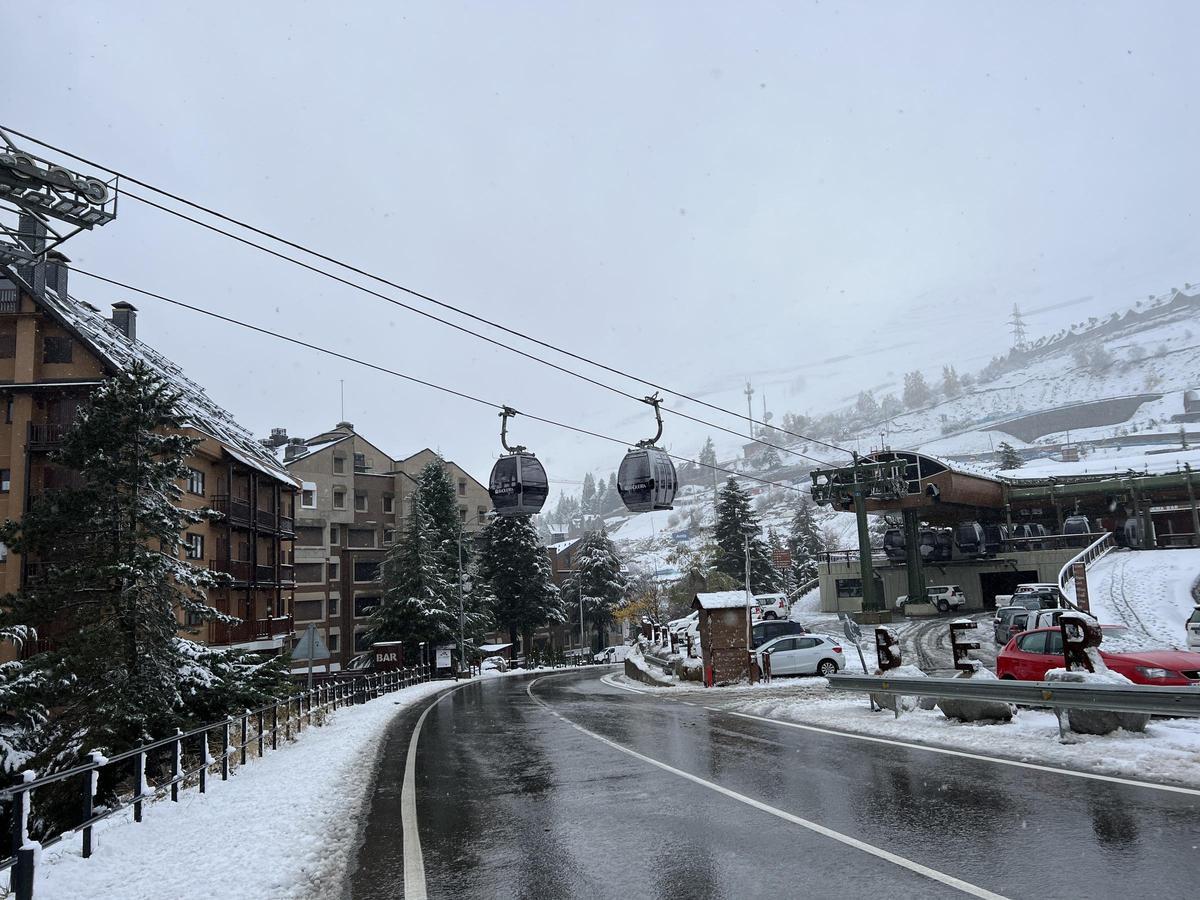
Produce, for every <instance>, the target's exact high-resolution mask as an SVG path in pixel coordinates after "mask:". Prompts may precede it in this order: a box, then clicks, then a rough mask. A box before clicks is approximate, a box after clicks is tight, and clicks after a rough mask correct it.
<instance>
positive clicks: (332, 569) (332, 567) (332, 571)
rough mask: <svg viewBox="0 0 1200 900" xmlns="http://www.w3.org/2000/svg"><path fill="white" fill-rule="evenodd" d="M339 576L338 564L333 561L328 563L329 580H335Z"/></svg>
mask: <svg viewBox="0 0 1200 900" xmlns="http://www.w3.org/2000/svg"><path fill="white" fill-rule="evenodd" d="M340 577H341V573H340V572H338V564H337V563H335V562H331V563H329V580H330V581H337V580H338V578H340Z"/></svg>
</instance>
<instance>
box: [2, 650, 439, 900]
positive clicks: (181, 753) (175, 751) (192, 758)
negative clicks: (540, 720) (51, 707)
mask: <svg viewBox="0 0 1200 900" xmlns="http://www.w3.org/2000/svg"><path fill="white" fill-rule="evenodd" d="M430 677H431V672H430V670H429V669H428V668H427V667H425V668H422V667H416V668H408V669H403V670H398V671H395V672H383V673H373V674H362V675H354V676H343V677H341V678H338V679H336V680H333V681H328V682H325V683H321V684H318V685H316V686H314V687H313V688H312V689H311V690H307V691H299V692H297V693H295V694H292V695H291V696H289V697H284V698H281V699H279V700H277V701H275V702H274V703H268V704H267V705H265V706H260V707H259V708H258V709H254V710H250V709H248V710H245V711H244V712H243V713H242V714H241V715H240V716H230V717H229V718H227V719H222V720H220V721H217V722H210V723H209V724H207V725H201V726H199V727H197V728H193V729H192V730H190V731H186V732H183V731H180V732H177V733H176V734H175V735H173V736H171V737H166V738H161V739H159V740H157V741H152V742H150V743H147V744H143V745H141V746H138V747H134V748H133V749H131V750H125V751H123V752H121V753H115V754H113V755H112V756H109V757H105V756H103V755H102V754H100V753H95V752H94V753H91V754H89V756H88V759H87V761H86V762H83V763H81V764H80V765H77V766H75V767H73V768H71V769H67V770H66V771H63V772H55V773H53V774H50V775H45V776H43V777H41V778H39V777H37V774H36V773H35V772H32V771H28V770H27V771H25V772H22V773H20V775H19V777H22V778H23V780H21V781H18V782H17V783H15V784H12V785H10V786H8V787H6V788H2V789H0V804H2V805H3V806H4V807H5V812H6V813H7V816H8V819H9V821H8V823H7V824H8V826H9V828H8V830H9V836H10V837H9V842H8V846H7V847H6V848H5V852H7V853H8V854H9V855H7V856H6V857H4V858H2V859H0V871H4V870H5V869H11V876H10V881H9V883H10V888H9V889H10V891H11V893H12V896H15V897H16V898H17V900H31V898H32V897H33V882H34V870H35V867H36V864H37V858H38V854H39V850H40V849H46V848H48V847H52V846H54V845H55V844H57V843H58V842H59V841H62V840H63V839H65V838H67V837H69V836H71V835H73V834H76V833H78V834H80V836H81V837H82V841H83V849H82V855H83V857H84V858H85V859H86V858H88V857H90V856H91V855H92V850H93V841H92V828H93V826H94V825H96V824H97V823H98V822H101V821H103V820H104V819H107V818H109V817H110V816H112V815H115V814H116V813H119V812H121V811H123V810H125V809H128V808H130V807H132V808H133V820H134V822H141V821H142V809H143V806H144V805H146V804H148V803H150V802H151V801H153V800H155V799H157V798H160V797H167V796H169V797H170V798H171V800H173V801H175V802H178V801H179V795H180V789H181V788H182V787H185V786H187V785H189V784H195V785H196V786H197V787H198V788H199V791H200V793H202V794H203V793H205V792H206V790H207V788H208V776H209V775H210V774H211V775H219V777H220V779H221V780H222V781H228V780H229V776H230V774H231V773H233V772H234V771H235V768H236V767H238V766H243V765H245V764H246V763H247V761H248V759H249V758H250V757H251V756H252V755H254V756H258V757H262V756H265V755H266V752H267V749H268V748H269V749H271V750H277V749H278V748H279V742H280V738H281V737H282V739H283V740H285V741H290V740H291V739H292V736H293V734H295V735H297V736H298V735H299V734H300V732H301V731H302V730H303V729H304V728H305V727H306V726H308V727H311V726H313V725H318V726H319V725H321V724H322V721H321V720H322V717H321V716H320V715H318V716H317V718H316V720H315V721H314V718H313V715H314V713H318V714H319V713H321V712H324V711H334V710H337V709H338V708H340V707H343V706H350V705H354V704H359V703H366V702H367V701H368V700H371V699H374V698H376V697H379V696H382V695H383V694H387V693H390V692H392V691H397V690H400V689H401V688H405V687H408V686H409V685H413V684H418V683H420V682H424V681H429V680H430ZM255 751H256V752H255ZM101 778H105V779H106V780H115V781H116V785H115V786H114V787H115V790H112V791H111V793H110V794H109V795H108V796H106V797H104V798H101V797H98V796H97V791H96V789H97V786H98V785H99V783H100V779H101ZM45 789H58V790H59V791H60V792H61V791H64V790H65V791H66V792H68V794H69V793H70V792H71V791H76V792H78V793H77V795H76V796H77V797H78V798H79V803H78V807H77V808H78V809H79V813H78V815H77V821H76V822H75V824H74V825H69V826H68V827H67V828H66V829H65V830H63V831H60V832H51V833H36V831H35V829H34V827H32V826H33V820H36V818H37V816H36V810H34V809H33V801H34V799H35V792H36V791H38V790H45ZM59 799H60V800H61V799H62V798H61V796H60V797H59ZM31 814H32V815H31ZM31 832H34V833H33V834H31ZM31 838H34V839H35V840H36V844H35V843H31V841H30V839H31ZM4 896H6V897H7V896H9V894H5V895H4Z"/></svg>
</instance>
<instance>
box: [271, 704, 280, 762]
mask: <svg viewBox="0 0 1200 900" xmlns="http://www.w3.org/2000/svg"><path fill="white" fill-rule="evenodd" d="M271 749H272V750H278V749H279V701H276V702H275V705H274V706H272V707H271Z"/></svg>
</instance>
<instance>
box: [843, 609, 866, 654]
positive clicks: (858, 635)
mask: <svg viewBox="0 0 1200 900" xmlns="http://www.w3.org/2000/svg"><path fill="white" fill-rule="evenodd" d="M842 632H843V633H844V634H845V635H846V640H848V641H853V642H854V643H856V644H857V643H858V642H859V641H861V640H862V629H861V628H860V627H859V626H858V623H857V622H855V621H854V620H853V619H852V618H850V616H848V615H847V614H846V613H842ZM864 668H865V667H864Z"/></svg>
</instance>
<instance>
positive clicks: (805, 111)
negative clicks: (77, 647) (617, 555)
mask: <svg viewBox="0 0 1200 900" xmlns="http://www.w3.org/2000/svg"><path fill="white" fill-rule="evenodd" d="M0 32H3V34H4V35H5V41H4V45H5V52H6V57H7V58H6V66H5V72H6V78H5V83H6V88H5V91H4V99H3V102H2V103H0V112H2V115H0V122H2V123H4V124H8V125H10V126H12V127H15V128H18V129H21V130H23V131H28V132H29V133H32V134H35V135H37V136H39V137H42V138H44V139H46V140H48V141H50V142H52V143H58V144H60V145H63V146H67V147H69V148H73V149H75V150H76V151H78V152H79V153H81V154H83V155H85V156H90V157H92V158H94V159H97V160H100V161H103V162H107V163H109V164H111V165H112V166H113V167H114V168H118V169H123V170H126V171H128V172H129V173H131V174H133V175H136V176H137V177H139V178H142V179H143V180H146V181H149V182H151V183H154V184H157V185H160V186H163V187H166V188H169V189H171V190H173V191H176V192H178V193H180V194H183V195H185V196H187V197H189V198H192V199H195V200H197V201H200V202H203V203H205V204H207V205H210V206H213V207H215V208H217V209H220V210H223V211H227V212H229V213H231V214H233V215H236V216H239V217H241V218H244V219H247V220H249V221H251V222H254V223H256V224H258V225H260V226H262V227H265V228H268V229H271V230H274V231H277V232H279V233H281V234H283V235H286V236H289V237H291V238H293V239H295V240H298V241H301V242H303V243H306V244H309V245H311V246H314V247H317V248H320V249H322V250H324V251H326V252H328V253H331V254H334V255H337V256H339V257H342V258H345V259H347V260H349V261H352V262H356V263H358V264H360V265H361V266H363V267H364V268H367V269H369V270H371V271H374V272H378V273H379V274H382V275H385V276H387V277H389V278H391V279H393V280H396V281H398V282H401V283H404V284H407V285H411V286H413V287H415V288H417V289H419V290H422V291H425V292H428V293H431V294H433V295H435V296H437V297H439V298H442V299H445V300H447V301H449V302H453V303H455V304H457V305H460V306H462V307H464V308H466V309H469V310H471V311H474V312H477V313H480V314H483V315H486V316H488V317H493V318H496V319H499V320H502V321H503V322H505V323H506V324H508V325H510V326H512V327H515V328H519V329H522V330H526V331H528V332H529V333H531V334H534V335H537V336H539V337H542V338H544V339H546V340H549V341H551V342H554V343H556V344H559V345H562V346H566V347H569V348H571V349H572V350H575V351H577V352H581V353H584V354H587V355H590V356H594V357H597V358H599V359H602V360H604V361H605V362H607V363H609V364H611V365H614V366H616V367H617V368H620V369H622V370H625V371H628V372H632V373H635V374H638V375H644V376H648V377H651V378H653V379H656V380H662V381H663V382H664V383H666V384H669V385H671V386H678V387H679V388H681V389H684V390H688V391H697V392H705V395H706V396H708V397H710V398H715V399H716V400H718V402H720V403H722V404H725V405H734V404H737V407H736V408H738V409H742V408H744V401H743V400H741V399H740V394H739V391H740V389H741V387H742V385H743V383H744V380H745V378H746V377H747V376H751V377H754V378H755V379H756V384H757V385H758V386H759V388H760V391H763V390H765V391H766V396H767V401H768V404H769V405H770V407H771V408H772V409H773V410H774V411H775V412H776V414H781V413H783V412H786V411H789V410H791V411H796V412H804V411H821V410H823V409H827V408H829V407H832V406H835V405H838V404H840V403H842V402H844V400H845V398H846V397H848V396H853V394H854V392H855V391H857V390H858V389H860V388H861V387H866V386H872V385H882V384H885V383H887V382H888V381H889V380H890V379H891V378H894V377H895V376H896V375H897V373H899V372H902V371H903V370H904V369H906V368H913V367H920V368H923V369H925V370H926V371H927V372H928V373H931V374H932V373H934V372H936V371H940V368H941V365H942V364H943V363H944V362H952V363H956V364H957V365H958V366H959V368H960V370H966V369H972V368H976V367H978V366H979V365H981V364H982V363H984V362H986V361H987V359H988V357H989V356H990V355H991V354H992V353H994V352H997V351H1001V350H1003V349H1005V348H1006V346H1007V343H1008V336H1007V332H1006V330H1005V327H1004V320H1005V319H1006V318H1007V315H1008V311H1009V310H1010V309H1011V307H1012V304H1013V303H1014V302H1020V303H1021V304H1022V305H1023V306H1024V307H1026V308H1029V309H1039V308H1041V307H1049V306H1057V307H1058V308H1057V309H1053V310H1046V311H1044V312H1042V313H1040V314H1039V315H1036V316H1033V317H1031V322H1030V325H1031V331H1032V332H1033V333H1034V334H1035V335H1037V334H1040V333H1043V332H1050V331H1054V330H1057V329H1058V328H1059V327H1061V326H1062V325H1065V324H1068V323H1069V322H1072V321H1078V320H1080V319H1082V318H1085V317H1086V315H1092V314H1098V313H1099V312H1107V311H1109V310H1111V309H1116V308H1121V307H1123V306H1124V305H1126V304H1127V303H1129V302H1131V301H1132V300H1133V299H1134V298H1136V297H1140V296H1143V295H1145V294H1147V293H1150V292H1153V291H1159V290H1164V289H1166V288H1167V287H1169V286H1171V285H1174V284H1180V283H1182V282H1184V281H1200V260H1198V259H1197V255H1196V251H1197V249H1198V244H1200V229H1198V228H1197V227H1196V221H1195V218H1194V216H1193V210H1194V209H1195V207H1196V203H1197V199H1198V193H1200V181H1198V179H1197V178H1196V171H1197V165H1196V148H1197V146H1200V133H1198V132H1200V119H1198V118H1197V116H1196V115H1195V110H1194V109H1193V102H1194V98H1195V97H1196V96H1198V94H1197V88H1198V87H1200V85H1198V83H1197V82H1198V77H1197V69H1196V66H1195V62H1194V57H1195V36H1196V35H1197V34H1198V33H1200V7H1198V6H1197V5H1196V4H1192V3H1188V2H1178V3H1147V2H1136V3H1127V4H1119V3H1105V4H1079V5H1076V4H1070V3H1055V4H1045V3H1041V2H1037V3H1027V4H1019V3H1003V4H999V3H992V4H984V3H960V2H946V3H901V2H897V3H891V4H840V3H816V4H799V3H778V4H771V3H752V2H747V3H737V4H733V3H723V4H718V3H694V2H680V3H668V2H654V3H650V2H645V3H636V4H634V3H611V2H610V3H563V2H549V0H546V2H540V3H512V2H505V3H494V2H486V3H485V2H479V3H466V4H464V3H447V2H430V3H420V4H412V3H403V2H378V3H356V2H347V3H341V4H328V3H312V4H307V3H299V2H295V0H292V2H277V3H265V2H250V3H247V2H241V3H236V4H235V3H229V4H226V3H220V2H205V3H201V4H184V3H174V2H172V3H162V4H149V3H136V4H135V3H116V2H108V3H105V2H97V0H92V2H86V3H66V2H55V3H52V4H49V3H47V4H37V5H36V6H35V5H31V4H28V3H17V2H12V0H0ZM31 149H32V148H31ZM64 249H65V251H66V252H67V254H68V256H70V257H71V258H72V259H73V260H74V261H75V263H76V264H77V265H79V266H81V267H88V268H91V269H93V270H95V271H98V272H101V273H105V274H108V275H110V276H112V277H115V278H119V279H123V280H127V281H129V282H131V283H133V284H136V285H138V286H141V287H145V288H147V289H150V290H155V291H159V292H162V293H165V294H169V295H172V296H176V297H178V298H179V299H181V300H186V301H188V302H192V303H197V304H200V305H204V306H208V307H210V308H212V309H214V310H217V311H220V312H222V313H225V314H228V315H234V316H237V317H239V318H243V319H246V320H248V321H251V322H254V323H256V324H260V325H264V326H267V327H271V328H275V329H278V330H281V331H285V332H287V333H289V334H294V335H296V336H298V337H302V338H305V339H307V340H310V341H314V342H317V343H321V344H323V345H326V346H328V347H330V348H332V349H336V350H339V351H341V352H345V353H351V354H354V355H356V356H361V357H363V358H365V359H367V360H370V361H372V362H376V363H379V364H382V365H386V366H388V367H391V368H396V369H399V370H401V371H405V372H409V373H412V374H413V375H416V376H419V377H422V378H425V379H429V380H432V381H437V382H440V383H443V384H446V385H448V386H451V387H454V388H457V389H461V390H464V391H468V392H471V393H475V394H478V395H480V396H482V397H483V398H485V399H487V400H490V401H495V402H499V403H507V404H509V405H511V406H514V407H516V408H518V409H523V410H527V411H529V412H531V413H539V414H543V415H546V416H548V417H551V418H557V419H562V420H565V421H569V422H572V423H576V424H580V425H582V426H584V427H587V428H590V429H594V430H598V431H603V432H607V433H612V434H614V435H616V436H618V437H622V438H626V439H629V440H635V439H637V438H641V437H646V436H648V435H649V434H650V433H651V432H652V430H653V429H652V423H651V422H650V420H649V418H648V417H647V416H646V414H645V410H644V408H641V407H639V406H635V405H634V404H632V403H631V402H630V401H627V400H622V399H621V398H619V397H615V396H613V395H611V394H608V393H607V392H603V391H600V390H599V389H596V388H593V387H590V386H587V385H584V384H582V383H581V382H578V381H576V380H574V379H572V378H569V377H568V376H565V375H562V374H560V373H555V372H551V371H549V370H547V369H544V368H542V367H540V366H537V365H534V364H532V363H528V362H526V361H523V360H520V359H518V358H516V357H514V356H513V355H511V354H508V353H505V352H503V351H500V350H496V349H494V348H489V347H487V346H486V345H484V344H482V343H480V342H478V341H475V340H473V339H471V338H468V337H466V336H463V335H461V334H456V333H454V332H452V331H450V330H449V329H446V328H445V327H443V326H440V325H437V324H436V323H431V322H428V321H426V320H422V319H420V318H419V317H417V316H414V315H413V314H411V313H408V312H405V311H404V310H402V309H399V308H397V307H394V306H391V305H388V304H386V303H384V302H382V301H380V300H377V299H374V298H371V297H367V296H365V295H363V294H360V293H358V292H356V291H353V290H350V289H348V288H344V287H340V286H337V285H335V284H333V283H331V282H328V281H326V280H324V279H322V278H320V277H318V276H314V275H312V274H309V273H304V272H300V271H298V270H296V269H294V268H293V267H291V266H289V265H287V264H286V263H281V262H278V261H275V260H272V259H269V258H267V257H266V256H264V255H263V254H261V253H258V252H256V251H253V250H249V249H247V248H244V247H239V246H237V245H235V244H233V243H231V242H229V241H227V240H225V239H223V238H220V237H216V236H213V235H210V234H206V233H204V232H202V231H200V230H199V229H197V228H196V227H194V226H191V225H188V224H186V223H181V222H177V221H174V220H172V219H170V218H169V217H167V216H165V215H164V214H162V213H160V212H157V211H154V210H151V209H148V208H146V207H143V206H141V205H140V204H138V203H136V202H133V201H131V200H127V201H126V202H123V203H122V204H121V207H120V214H119V217H118V219H117V220H116V221H115V222H113V223H112V224H110V225H108V226H106V227H104V228H102V229H99V230H97V231H96V232H95V233H94V234H89V235H82V236H79V237H76V238H74V239H73V240H72V241H71V242H70V243H69V245H67V246H66V247H65V248H64ZM73 288H74V290H73V292H74V293H75V294H76V295H77V296H83V297H85V298H87V299H90V300H92V302H94V303H96V304H97V305H106V304H107V303H109V302H111V301H113V300H117V299H130V300H132V301H133V302H134V303H135V304H136V305H137V306H138V307H139V308H140V310H141V314H140V319H139V336H140V337H141V338H142V339H143V340H145V341H147V342H148V343H150V344H152V345H153V346H155V347H157V348H158V349H160V350H162V351H163V352H165V353H167V354H168V355H169V356H171V357H172V358H173V359H175V360H176V361H177V362H179V363H180V364H181V365H182V366H184V368H185V369H186V370H187V371H188V373H189V374H190V375H191V376H192V377H193V378H195V379H196V380H198V381H200V382H201V383H203V384H205V385H206V386H207V387H208V389H209V393H210V394H211V395H212V396H213V397H214V398H215V399H216V400H217V401H219V402H221V403H222V404H224V405H225V406H227V407H228V408H229V409H230V410H231V411H233V412H234V413H235V415H236V416H237V417H238V419H239V420H240V421H241V422H243V423H244V424H245V425H246V426H248V427H250V428H252V429H253V430H254V431H255V432H256V433H258V434H265V433H266V431H267V429H269V428H270V427H271V426H286V427H287V428H288V429H289V432H290V433H291V434H293V435H296V434H299V435H304V436H308V435H311V434H313V433H316V432H318V431H320V430H323V429H325V428H328V427H330V426H332V425H333V424H334V423H335V422H336V421H338V419H339V418H340V417H341V415H340V406H339V403H340V400H339V387H340V382H341V381H342V380H344V381H345V416H346V418H348V419H349V420H351V421H353V422H354V423H355V425H356V426H357V427H358V430H359V431H360V432H361V433H363V434H364V435H366V436H367V437H368V438H369V439H371V440H373V441H375V442H376V443H378V444H379V445H380V446H382V447H384V448H385V449H387V450H389V451H390V452H392V453H394V454H396V455H401V456H403V455H407V454H408V453H411V452H414V451H416V450H418V449H420V448H422V447H424V446H426V445H428V446H433V447H435V448H440V449H441V450H442V451H443V452H444V453H445V454H446V455H447V456H449V457H451V458H453V459H455V460H457V461H459V462H461V463H463V464H464V465H466V466H467V467H468V468H470V469H471V470H472V471H473V472H474V473H475V474H476V475H477V476H478V477H480V478H485V477H486V474H487V470H488V468H489V467H490V464H491V460H492V459H493V458H494V456H495V454H496V451H497V450H498V433H497V428H498V420H497V419H496V417H495V416H494V415H493V414H492V413H490V412H488V411H487V410H486V409H484V408H482V407H475V406H473V405H471V404H467V403H464V402H461V401H459V400H455V399H452V398H446V397H443V396H439V395H437V394H434V393H431V392H430V391H428V390H427V389H425V388H421V387H417V386H412V385H408V384H405V383H403V382H400V381H398V380H396V379H393V378H389V377H388V376H385V375H381V374H377V373H371V372H367V371H365V370H363V369H360V368H357V367H355V366H353V365H351V364H348V363H342V362H338V361H335V360H331V359H329V358H325V357H321V356H319V355H315V354H313V353H312V352H310V351H304V350H300V349H297V348H291V347H287V346H281V345H279V344H277V343H274V342H271V341H270V340H269V339H266V338H261V337H256V336H252V335H248V334H245V333H239V332H238V331H236V330H231V329H230V327H229V326H225V325H221V324H218V323H211V322H207V321H204V320H201V319H199V318H197V316H196V315H195V314H193V313H189V312H186V311H182V310H176V309H173V308H170V307H167V306H165V305H163V304H161V303H159V302H157V301H153V300H146V299H141V298H137V297H126V296H125V295H123V294H121V293H119V292H117V291H114V290H113V289H111V288H107V287H102V286H99V285H95V284H94V283H89V282H87V281H86V279H84V278H82V277H76V278H75V280H74V282H73ZM1083 298H1090V299H1087V300H1084V299H1083ZM1073 300H1075V301H1079V302H1077V303H1074V304H1071V303H1069V301H1073ZM1063 304H1066V305H1063ZM539 352H543V351H539ZM847 354H849V355H851V356H853V357H856V358H855V359H854V360H853V361H852V362H851V363H849V364H847V363H842V364H840V365H837V364H824V363H823V362H822V361H823V360H827V359H830V358H832V357H838V356H844V355H847ZM559 361H562V360H561V359H560V360H559ZM572 365H575V364H572ZM889 373H890V374H889ZM590 374H597V373H595V372H592V373H590ZM601 377H603V378H605V379H606V380H610V381H614V382H617V379H615V378H613V377H612V376H609V375H603V374H602V373H601ZM620 386H622V387H624V388H626V389H628V390H630V391H631V392H633V393H636V394H639V395H640V394H643V393H646V392H647V391H646V390H645V389H644V388H642V387H640V386H638V385H636V384H633V383H630V382H624V383H621V385H620ZM760 399H761V395H760V396H757V397H756V405H757V404H758V402H759V400H760ZM697 412H698V414H699V415H701V416H703V417H706V418H707V417H711V416H715V415H716V414H714V413H711V412H709V411H704V410H697ZM722 421H724V422H725V423H726V424H730V425H732V426H733V427H735V428H743V427H744V423H738V422H737V421H736V420H732V419H723V420H722ZM705 431H706V429H702V428H697V427H695V426H691V425H688V426H686V427H685V426H681V425H678V424H676V423H672V422H670V421H668V433H667V436H668V441H669V442H670V444H671V446H672V449H674V450H676V451H678V452H681V453H685V454H689V455H690V454H694V453H695V451H696V448H697V446H698V444H699V441H700V439H701V438H702V436H703V434H704V433H705ZM513 432H514V438H515V439H517V440H519V441H521V442H522V443H526V444H528V445H529V446H530V447H531V448H533V449H535V450H537V451H538V453H539V455H540V456H541V457H543V458H544V459H545V460H546V461H547V463H548V464H549V467H550V468H551V477H552V478H561V479H578V478H581V477H582V474H583V472H584V471H585V470H586V469H587V468H589V467H591V468H596V469H600V468H603V469H604V470H606V471H607V470H609V469H612V468H615V466H616V464H617V462H618V461H619V459H620V456H621V452H622V451H621V448H620V447H618V446H616V445H606V444H604V443H602V442H597V441H595V440H594V439H590V438H577V437H574V436H570V435H565V434H563V433H562V432H558V431H556V430H554V429H551V428H549V427H547V426H544V425H540V424H537V423H531V422H527V421H526V422H520V421H518V422H517V423H514V425H513Z"/></svg>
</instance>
